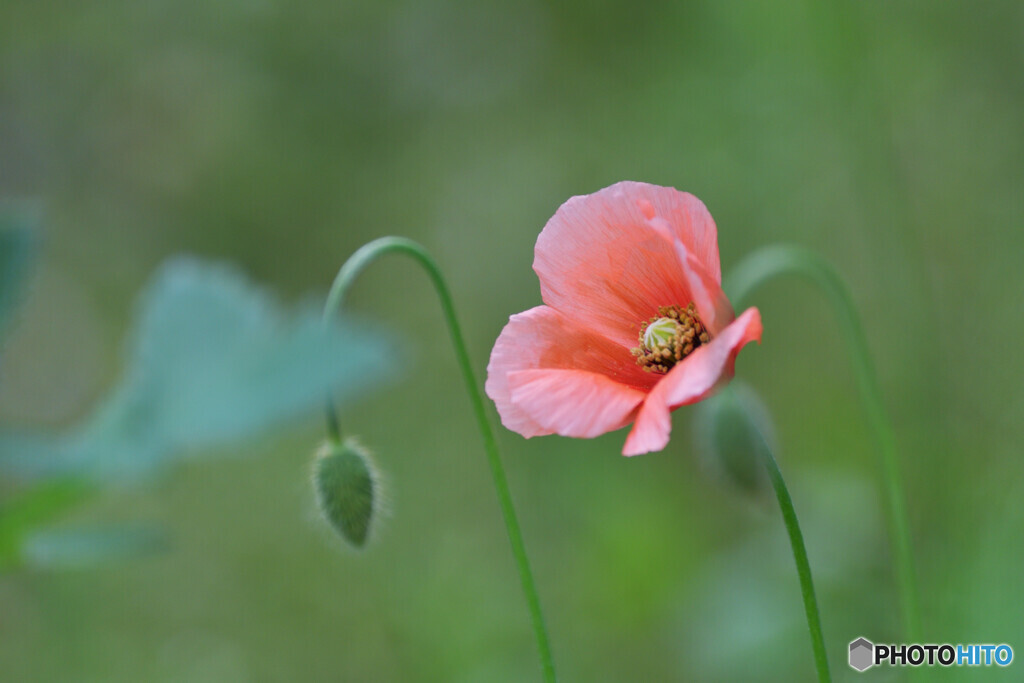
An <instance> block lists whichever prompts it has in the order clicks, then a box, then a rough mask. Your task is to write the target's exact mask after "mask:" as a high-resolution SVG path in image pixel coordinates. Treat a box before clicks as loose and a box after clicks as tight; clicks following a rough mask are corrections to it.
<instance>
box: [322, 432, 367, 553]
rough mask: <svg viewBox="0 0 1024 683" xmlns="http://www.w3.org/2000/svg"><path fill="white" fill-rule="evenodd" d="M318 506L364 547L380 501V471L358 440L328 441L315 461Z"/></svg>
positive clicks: (353, 541)
mask: <svg viewBox="0 0 1024 683" xmlns="http://www.w3.org/2000/svg"><path fill="white" fill-rule="evenodd" d="M313 488H314V490H315V493H316V502H317V507H319V508H320V512H321V514H323V516H324V518H325V519H326V520H327V521H328V522H329V523H330V525H331V526H332V527H334V530H335V531H336V532H338V534H339V535H340V536H341V537H342V538H343V539H344V540H345V541H347V542H348V543H349V544H350V545H352V546H354V547H356V548H361V547H363V546H364V545H365V544H366V540H367V538H368V537H369V533H370V526H371V525H372V523H373V519H374V517H375V516H376V514H377V512H378V507H379V504H380V490H379V489H380V486H379V478H378V476H377V470H376V468H375V467H374V464H373V460H372V458H371V457H370V453H369V451H367V450H366V449H365V448H363V446H361V445H360V444H359V442H357V441H356V440H355V439H352V438H346V439H345V440H344V441H343V442H342V443H332V442H330V441H327V442H324V443H323V445H321V446H320V448H319V449H318V450H317V453H316V458H315V460H314V462H313Z"/></svg>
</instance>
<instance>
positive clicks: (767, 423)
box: [694, 382, 775, 495]
mask: <svg viewBox="0 0 1024 683" xmlns="http://www.w3.org/2000/svg"><path fill="white" fill-rule="evenodd" d="M694 420H695V425H694V437H695V439H696V441H697V449H698V451H699V453H700V456H701V459H702V460H703V462H704V464H705V466H707V468H708V469H709V470H711V471H712V472H713V473H714V474H715V475H716V476H718V477H720V478H722V479H725V480H726V481H728V482H729V483H730V484H732V485H734V486H736V487H737V488H739V489H740V490H742V491H744V492H746V493H750V494H755V495H756V494H759V493H761V492H762V491H765V490H766V488H767V485H768V483H769V481H768V476H767V471H766V470H765V467H764V462H763V460H762V459H763V457H764V454H763V449H764V441H767V442H768V444H769V446H771V445H772V443H773V442H774V440H775V430H774V427H773V425H772V419H771V414H770V413H769V412H768V409H767V408H766V407H765V406H764V404H763V403H762V402H761V399H760V398H758V396H757V394H756V393H754V391H753V390H752V389H751V388H750V387H748V386H746V385H745V384H742V383H740V382H733V384H732V385H731V386H729V387H727V388H725V389H723V390H722V391H719V392H718V393H717V394H715V395H714V396H712V397H711V398H709V399H707V400H706V401H704V402H703V403H701V404H699V405H698V406H697V411H695V415H694Z"/></svg>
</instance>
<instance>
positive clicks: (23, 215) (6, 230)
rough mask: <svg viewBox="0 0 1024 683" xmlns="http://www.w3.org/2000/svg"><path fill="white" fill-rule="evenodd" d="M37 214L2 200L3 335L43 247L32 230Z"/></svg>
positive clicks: (0, 278)
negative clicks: (40, 246)
mask: <svg viewBox="0 0 1024 683" xmlns="http://www.w3.org/2000/svg"><path fill="white" fill-rule="evenodd" d="M34 223H35V219H34V214H33V213H31V212H29V211H25V210H18V209H16V208H15V207H13V206H8V205H5V204H0V337H2V335H3V334H4V332H6V331H7V328H8V326H9V323H10V321H11V318H12V317H13V314H14V310H15V309H16V308H17V306H18V304H19V303H20V302H21V295H22V292H23V290H24V286H25V282H26V280H27V279H28V274H29V272H30V271H31V269H32V263H33V261H34V260H35V257H36V253H37V252H38V250H39V239H38V234H37V233H36V232H35V231H34V230H32V225H33V224H34Z"/></svg>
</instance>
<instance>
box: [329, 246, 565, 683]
mask: <svg viewBox="0 0 1024 683" xmlns="http://www.w3.org/2000/svg"><path fill="white" fill-rule="evenodd" d="M390 252H397V253H401V254H405V255H407V256H411V257H412V258H413V259H414V260H415V261H417V262H418V263H419V264H420V265H421V266H423V268H424V270H426V271H427V274H428V275H429V276H430V279H431V281H432V282H433V283H434V288H435V289H436V290H437V295H438V297H439V298H440V300H441V308H442V309H443V311H444V318H445V322H446V323H447V324H448V331H449V333H450V334H451V338H452V344H453V345H454V347H455V356H456V358H457V359H458V362H459V368H460V369H461V370H462V378H463V380H465V384H466V390H467V391H468V393H469V398H470V402H471V403H472V404H473V414H474V415H475V416H476V422H477V426H478V427H479V428H480V434H481V436H483V439H484V450H485V451H486V453H487V461H488V463H489V464H490V466H491V475H492V476H493V478H494V488H495V489H496V490H497V492H498V503H499V504H500V505H501V514H502V517H503V518H504V520H505V528H506V530H507V531H508V540H509V542H510V543H511V545H512V554H513V555H514V556H515V560H516V564H517V565H518V567H519V579H520V581H521V582H522V585H523V593H524V594H525V596H526V603H527V605H528V607H529V610H530V618H531V619H532V621H533V631H534V634H535V635H536V638H537V649H538V651H539V653H540V660H541V666H542V667H543V670H544V680H545V681H549V682H551V681H554V680H555V664H554V660H553V658H552V656H551V645H550V644H549V642H548V634H547V627H546V626H545V625H544V615H543V614H542V612H541V609H540V598H539V597H538V595H537V587H536V585H535V583H534V580H533V573H532V572H531V571H530V561H529V558H527V556H526V546H525V545H524V544H523V536H522V533H521V532H520V530H519V522H518V521H517V519H516V511H515V508H514V507H513V505H512V494H511V493H510V492H509V488H508V481H507V480H506V478H505V469H504V467H502V464H501V458H500V457H499V456H498V442H497V440H496V439H495V438H494V432H493V431H492V429H491V424H490V422H489V421H488V419H487V412H486V410H485V403H484V398H483V394H481V393H480V388H479V385H477V382H476V376H475V375H474V373H473V366H472V364H471V363H470V360H469V353H468V352H467V351H466V343H465V341H464V340H463V338H462V331H461V329H460V327H459V321H458V319H457V318H456V317H455V307H454V305H453V304H452V297H451V294H450V293H449V292H448V287H447V285H445V282H444V278H443V277H441V271H440V269H439V268H438V266H437V263H435V262H434V259H433V258H431V257H430V254H428V253H427V251H426V250H425V249H424V248H423V247H422V246H420V245H419V244H417V243H416V242H413V241H412V240H408V239H405V238H402V237H382V238H380V239H376V240H374V241H372V242H370V243H368V244H365V245H363V246H362V247H361V248H360V249H359V250H358V251H356V253H354V254H352V256H351V257H350V258H349V259H348V261H346V262H345V264H344V265H343V266H342V267H341V270H339V271H338V275H337V277H335V279H334V284H333V285H331V291H330V293H329V294H328V295H327V303H326V304H325V305H324V319H325V320H329V319H330V317H331V316H332V315H333V314H334V312H335V311H337V310H339V309H340V308H341V306H342V304H343V302H344V299H345V294H346V293H347V292H348V289H349V287H351V286H352V283H353V282H354V281H355V279H356V277H357V276H358V275H359V274H360V273H361V272H362V271H363V270H364V269H365V268H366V267H367V266H369V265H370V263H372V262H373V261H375V260H377V259H378V258H380V257H381V256H383V255H384V254H387V253H390ZM328 415H329V417H328V428H329V429H330V430H337V421H336V419H335V418H334V410H333V408H331V407H330V405H328ZM332 420H333V421H332ZM336 436H337V434H334V433H332V437H336Z"/></svg>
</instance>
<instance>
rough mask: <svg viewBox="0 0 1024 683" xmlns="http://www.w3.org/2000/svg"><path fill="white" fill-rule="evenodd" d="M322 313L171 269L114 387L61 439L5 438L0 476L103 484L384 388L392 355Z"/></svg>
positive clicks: (147, 295)
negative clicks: (285, 307) (329, 402)
mask: <svg viewBox="0 0 1024 683" xmlns="http://www.w3.org/2000/svg"><path fill="white" fill-rule="evenodd" d="M389 346H391V344H390V341H389V340H388V338H387V337H385V336H384V335H382V334H379V333H376V332H373V331H371V330H369V329H365V328H360V327H359V325H357V324H356V323H355V322H354V321H345V322H341V323H338V324H335V325H333V326H331V327H325V326H324V324H323V322H322V321H321V313H320V310H319V308H317V307H315V306H306V307H304V308H303V309H301V310H300V311H299V312H298V313H296V314H294V315H291V314H289V315H285V314H284V313H283V312H282V311H280V310H278V307H277V305H276V304H275V303H274V302H273V301H272V300H271V299H269V298H268V296H267V294H266V293H264V292H262V291H260V290H258V289H256V288H255V287H253V285H251V284H249V283H248V282H247V281H246V280H245V279H244V278H242V277H241V276H240V275H239V274H238V273H237V272H235V271H233V270H232V269H230V268H227V267H224V266H214V265H209V264H204V263H201V262H197V261H193V260H189V259H177V260H172V261H170V262H168V263H167V264H165V265H164V266H163V267H162V268H161V269H160V271H159V272H158V273H157V274H156V275H155V276H154V278H153V282H152V284H151V285H150V286H149V287H148V288H147V289H146V290H145V291H144V292H143V293H142V295H141V297H140V301H139V306H138V319H137V321H136V323H135V329H134V330H133V331H132V334H131V336H130V344H129V345H128V348H127V349H126V351H125V356H126V367H125V368H124V371H123V375H122V378H121V382H120V383H119V384H118V385H117V386H116V387H115V388H114V389H112V390H111V391H110V394H109V396H108V397H107V398H106V399H105V400H104V401H102V402H101V403H100V405H99V406H98V407H97V408H96V409H95V410H94V411H93V412H92V413H91V414H90V415H89V416H87V417H86V418H85V419H84V420H83V421H82V422H81V423H80V424H79V425H77V426H75V427H73V428H72V429H71V430H70V431H69V432H68V433H67V434H65V435H62V436H57V437H52V436H49V435H46V434H27V435H26V434H8V435H0V472H2V471H6V472H8V473H13V474H15V475H16V476H18V477H20V478H25V479H31V478H36V477H48V476H49V477H52V476H80V477H90V478H97V479H100V480H114V479H130V478H137V477H142V476H146V475H149V474H152V472H153V470H159V469H160V468H162V467H164V466H166V464H167V463H168V461H170V460H171V459H173V458H177V457H181V456H183V455H187V454H189V453H190V452H194V451H196V450H200V449H207V450H209V449H212V448H215V447H217V446H222V445H223V444H225V443H228V442H231V441H233V440H238V439H242V438H245V439H250V440H251V439H254V438H256V437H257V436H260V435H261V433H262V432H265V431H266V430H268V429H269V428H271V427H273V426H276V424H277V423H278V422H280V421H281V420H283V419H286V418H294V417H296V416H300V415H303V414H308V413H309V412H310V411H312V410H313V409H314V408H317V407H319V406H320V405H321V404H323V402H324V400H325V397H326V396H328V393H329V392H333V394H334V398H335V401H337V402H342V403H344V402H346V401H348V400H351V399H352V398H353V397H355V396H356V395H358V394H360V393H362V392H363V391H364V390H365V388H366V386H367V385H368V384H370V383H371V380H372V381H373V382H379V381H380V379H381V377H382V375H384V374H385V372H386V370H387V369H388V368H389V367H390V365H392V364H389V358H391V357H394V356H395V355H396V352H395V351H394V349H391V348H389Z"/></svg>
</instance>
